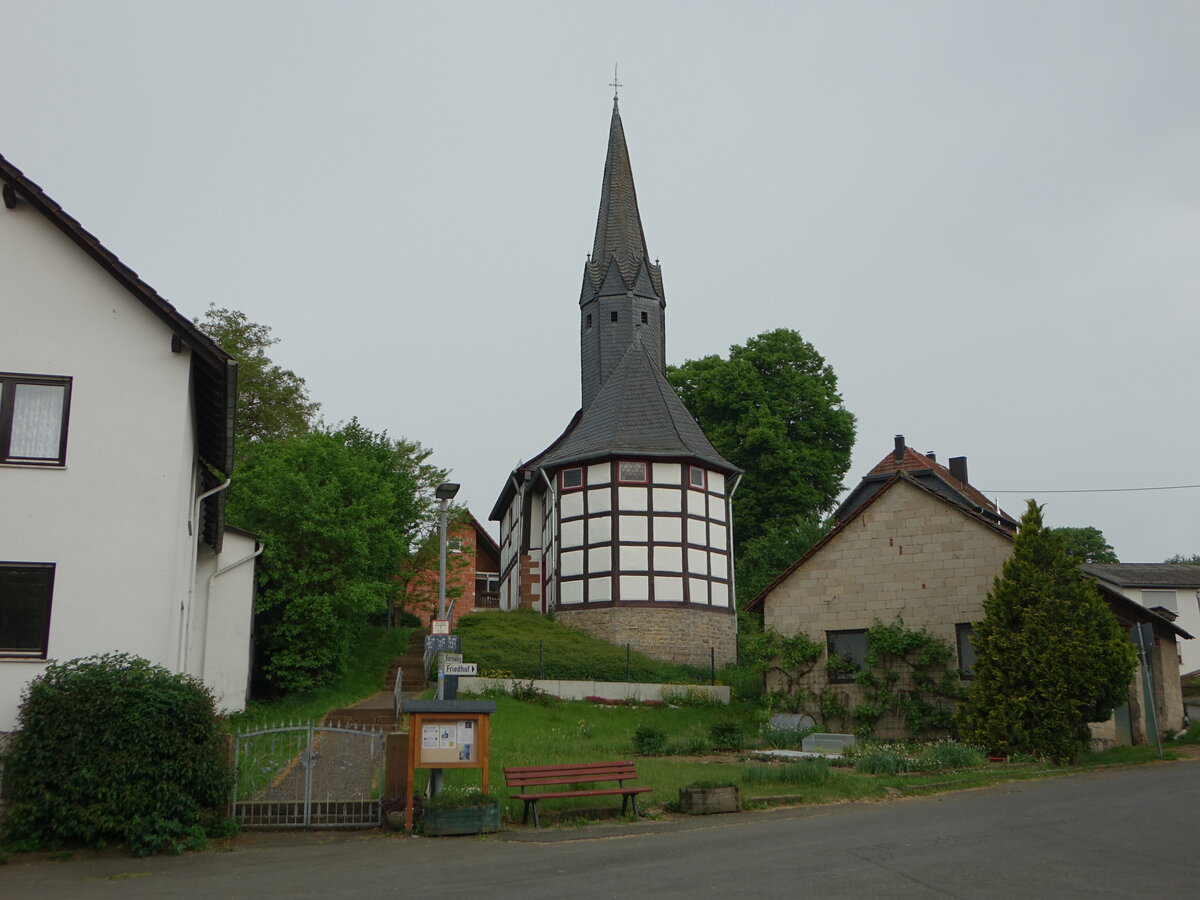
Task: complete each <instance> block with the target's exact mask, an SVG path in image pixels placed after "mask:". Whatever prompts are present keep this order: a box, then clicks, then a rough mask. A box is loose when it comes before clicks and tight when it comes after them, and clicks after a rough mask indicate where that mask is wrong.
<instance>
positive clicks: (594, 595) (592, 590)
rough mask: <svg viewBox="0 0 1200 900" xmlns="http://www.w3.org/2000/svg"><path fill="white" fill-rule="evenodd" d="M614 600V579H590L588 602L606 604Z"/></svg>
mask: <svg viewBox="0 0 1200 900" xmlns="http://www.w3.org/2000/svg"><path fill="white" fill-rule="evenodd" d="M611 599H612V578H589V579H588V600H590V601H591V602H592V603H605V602H607V601H609V600H611Z"/></svg>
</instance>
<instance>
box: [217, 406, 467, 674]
mask: <svg viewBox="0 0 1200 900" xmlns="http://www.w3.org/2000/svg"><path fill="white" fill-rule="evenodd" d="M429 454H430V451H428V450H426V449H425V448H423V447H422V446H421V445H420V444H418V443H416V442H412V441H404V440H400V441H394V440H392V439H390V438H389V437H388V436H387V435H386V434H385V433H375V432H372V431H370V430H368V429H367V428H364V427H363V426H362V425H360V424H359V423H358V421H357V420H351V422H350V423H349V424H347V425H343V426H341V427H340V428H337V429H318V430H314V431H309V432H302V433H298V434H294V435H292V436H290V437H286V438H277V439H275V440H271V441H261V442H258V443H255V444H252V445H249V447H248V452H247V454H246V458H245V460H244V461H243V463H242V465H241V467H240V468H239V476H238V478H236V479H235V480H234V483H233V487H232V488H231V489H230V499H229V513H228V514H229V521H230V523H231V524H233V525H235V526H237V527H240V528H246V529H249V530H250V531H254V532H256V533H257V534H259V535H260V536H261V537H262V538H263V540H264V543H265V550H264V551H263V555H262V558H261V561H260V565H259V583H260V590H259V595H258V600H257V603H256V607H255V612H256V621H255V641H256V651H257V660H256V662H257V666H258V669H259V674H260V676H261V677H263V678H265V680H266V681H267V682H268V683H269V684H270V685H271V686H273V687H274V688H275V689H276V690H279V691H282V692H285V693H286V692H293V691H299V690H306V689H309V688H312V687H316V686H318V685H321V684H324V683H326V682H328V681H329V680H330V679H332V678H334V677H336V676H337V675H339V674H340V673H341V672H342V671H344V669H345V665H346V662H347V659H348V657H349V654H350V653H351V651H352V649H353V647H354V643H355V640H356V639H357V638H358V636H359V635H360V633H361V631H362V628H363V627H364V626H365V625H366V624H367V623H368V622H369V621H370V620H372V619H377V618H381V617H382V616H384V615H385V614H386V611H387V609H388V606H389V604H390V603H391V602H392V601H393V600H394V598H395V596H396V593H397V587H396V583H395V581H394V576H395V574H396V573H397V572H398V571H400V569H401V568H402V566H403V565H404V561H405V558H406V557H407V555H408V553H409V552H410V548H411V546H412V544H413V542H414V541H415V540H416V538H417V537H418V536H419V535H420V534H421V533H422V531H423V529H424V528H425V527H426V523H427V521H428V518H429V515H430V509H431V507H432V505H433V500H432V489H433V487H434V486H435V485H436V484H437V483H439V482H440V481H442V480H444V478H445V473H444V472H443V471H441V470H439V469H437V468H435V467H434V466H432V465H430V464H429V463H428V457H429Z"/></svg>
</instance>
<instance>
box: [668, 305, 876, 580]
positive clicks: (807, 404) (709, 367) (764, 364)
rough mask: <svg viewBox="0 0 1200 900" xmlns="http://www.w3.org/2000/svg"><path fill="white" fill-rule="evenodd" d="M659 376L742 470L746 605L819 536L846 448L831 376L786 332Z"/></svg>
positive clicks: (739, 501) (739, 557) (842, 412)
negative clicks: (724, 355) (668, 381)
mask: <svg viewBox="0 0 1200 900" xmlns="http://www.w3.org/2000/svg"><path fill="white" fill-rule="evenodd" d="M667 377H668V379H669V380H670V382H671V386H672V387H674V388H675V391H676V392H677V393H678V394H679V396H680V398H681V399H682V400H683V402H684V404H685V405H686V406H687V408H688V410H689V411H690V412H691V413H692V415H693V416H694V417H695V418H696V421H697V422H699V423H700V426H701V427H702V428H703V429H704V432H705V434H707V435H708V438H709V440H710V441H712V443H713V446H714V447H716V448H717V450H718V451H720V453H721V454H722V455H723V456H725V458H727V459H728V460H729V461H730V462H732V463H734V464H735V465H737V466H738V467H740V468H742V469H744V470H745V471H746V474H745V476H744V477H743V478H742V483H741V484H740V485H739V486H738V490H737V496H736V498H735V500H734V504H733V527H734V530H733V533H734V541H735V546H734V552H735V560H736V565H737V577H738V598H739V600H740V601H741V602H743V603H744V602H745V601H746V600H748V599H749V598H751V597H753V596H754V595H755V594H757V593H758V592H759V591H760V590H761V589H762V588H763V587H765V586H766V585H767V583H768V582H769V581H770V580H771V579H772V578H774V577H775V576H776V575H778V574H779V572H780V571H782V570H783V569H784V568H786V567H787V566H788V565H789V564H790V563H792V562H794V561H795V560H796V558H797V557H799V556H800V555H801V554H802V553H803V552H804V551H805V550H807V549H808V548H809V547H810V546H812V544H813V543H815V542H816V541H817V540H819V539H820V537H821V535H822V534H823V533H824V532H825V531H826V530H827V526H826V523H825V522H824V519H825V517H826V516H827V515H828V514H829V512H830V511H831V510H832V509H833V505H834V501H835V500H836V499H837V496H838V494H839V493H840V492H841V490H842V476H844V475H845V474H846V470H847V469H848V468H849V467H850V451H851V450H852V449H853V447H854V415H853V414H852V413H851V412H850V411H849V410H847V409H846V408H845V407H844V406H843V405H842V397H841V394H839V393H838V388H837V376H836V375H835V374H834V372H833V369H832V368H831V367H830V366H829V365H828V364H827V363H826V362H825V360H824V358H822V356H821V354H819V353H818V352H817V351H816V350H815V349H814V348H813V346H812V344H810V343H808V342H807V341H806V340H804V339H803V338H802V337H801V336H800V335H799V334H798V333H797V332H795V331H792V330H790V329H786V328H777V329H775V330H774V331H767V332H764V333H763V334H760V335H758V336H757V337H752V338H750V339H749V340H748V341H746V343H745V345H744V346H739V345H734V346H732V347H730V348H729V358H728V359H722V358H720V357H719V356H706V357H704V358H702V359H696V360H688V361H687V362H685V363H684V364H683V365H681V366H678V367H674V366H672V367H671V368H670V369H669V370H668V372H667Z"/></svg>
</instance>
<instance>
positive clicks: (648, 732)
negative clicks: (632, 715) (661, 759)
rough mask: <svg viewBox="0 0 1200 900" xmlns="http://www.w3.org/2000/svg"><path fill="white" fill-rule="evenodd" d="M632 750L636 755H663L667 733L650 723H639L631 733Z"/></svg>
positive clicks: (665, 749)
mask: <svg viewBox="0 0 1200 900" xmlns="http://www.w3.org/2000/svg"><path fill="white" fill-rule="evenodd" d="M632 744H633V752H634V753H636V754H638V756H664V755H666V752H667V733H666V732H665V731H663V730H662V729H661V728H654V727H653V726H651V725H639V726H638V727H637V730H636V731H634V733H633V740H632Z"/></svg>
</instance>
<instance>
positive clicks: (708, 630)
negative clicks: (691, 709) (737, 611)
mask: <svg viewBox="0 0 1200 900" xmlns="http://www.w3.org/2000/svg"><path fill="white" fill-rule="evenodd" d="M555 620H556V621H558V622H561V623H562V624H563V625H569V626H570V627H571V628H578V629H579V630H580V631H583V632H586V633H587V634H590V635H592V637H596V638H599V639H600V640H603V641H608V642H609V643H610V644H616V645H617V646H621V647H623V646H625V645H626V644H629V646H630V647H631V648H632V649H633V650H636V651H637V652H639V653H644V654H646V656H649V657H650V658H651V659H658V660H662V661H663V662H671V663H680V664H682V665H688V666H700V667H707V666H708V665H709V663H710V661H711V660H712V659H713V656H714V655H715V658H716V664H717V667H718V668H720V667H722V666H724V665H725V664H726V663H731V662H735V661H736V660H737V616H735V615H733V614H732V613H731V612H711V611H709V610H699V609H688V608H686V607H669V608H665V609H658V608H655V607H649V606H629V607H620V606H614V607H606V608H603V609H566V608H561V607H560V608H559V609H558V611H557V612H556V613H555ZM714 651H715V654H714Z"/></svg>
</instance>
